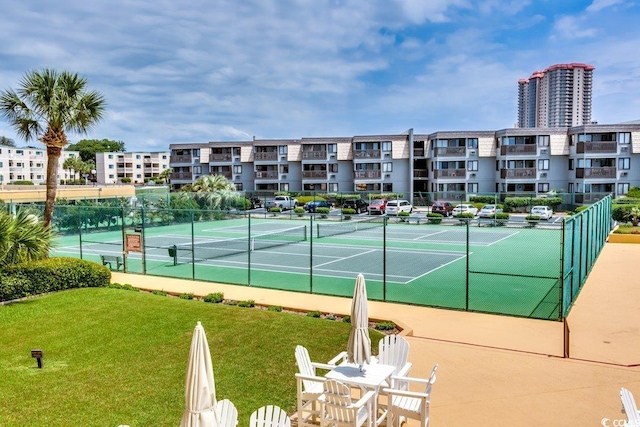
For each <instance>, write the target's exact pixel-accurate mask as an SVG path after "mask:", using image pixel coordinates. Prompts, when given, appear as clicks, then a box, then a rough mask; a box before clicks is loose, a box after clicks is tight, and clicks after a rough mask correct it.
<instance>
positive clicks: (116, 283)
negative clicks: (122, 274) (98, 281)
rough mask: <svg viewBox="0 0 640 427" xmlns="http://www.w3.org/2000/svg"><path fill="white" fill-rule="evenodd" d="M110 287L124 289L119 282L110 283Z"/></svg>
mask: <svg viewBox="0 0 640 427" xmlns="http://www.w3.org/2000/svg"><path fill="white" fill-rule="evenodd" d="M108 287H109V288H112V289H122V285H121V284H120V283H118V282H113V283H109V286H108Z"/></svg>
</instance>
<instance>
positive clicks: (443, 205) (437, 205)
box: [431, 202, 453, 216]
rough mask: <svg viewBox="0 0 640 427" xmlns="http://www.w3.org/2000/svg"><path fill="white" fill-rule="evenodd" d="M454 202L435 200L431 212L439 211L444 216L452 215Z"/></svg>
mask: <svg viewBox="0 0 640 427" xmlns="http://www.w3.org/2000/svg"><path fill="white" fill-rule="evenodd" d="M452 210H453V203H449V202H433V204H432V205H431V213H437V214H440V215H442V216H451V211H452Z"/></svg>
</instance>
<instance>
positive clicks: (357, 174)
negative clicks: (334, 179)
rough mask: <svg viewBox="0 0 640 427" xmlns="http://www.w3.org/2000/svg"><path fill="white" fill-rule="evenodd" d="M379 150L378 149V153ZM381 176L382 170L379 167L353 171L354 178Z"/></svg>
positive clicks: (375, 177)
mask: <svg viewBox="0 0 640 427" xmlns="http://www.w3.org/2000/svg"><path fill="white" fill-rule="evenodd" d="M371 151H375V150H371ZM379 152H380V150H378V153H379ZM381 176H382V172H381V171H380V170H379V169H377V170H359V171H353V178H354V179H377V178H380V177H381Z"/></svg>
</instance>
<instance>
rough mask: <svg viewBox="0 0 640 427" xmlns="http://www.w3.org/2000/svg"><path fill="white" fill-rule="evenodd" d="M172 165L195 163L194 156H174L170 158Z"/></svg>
mask: <svg viewBox="0 0 640 427" xmlns="http://www.w3.org/2000/svg"><path fill="white" fill-rule="evenodd" d="M169 161H170V162H171V163H191V162H192V161H193V156H192V155H190V154H183V155H172V156H171V157H170V158H169Z"/></svg>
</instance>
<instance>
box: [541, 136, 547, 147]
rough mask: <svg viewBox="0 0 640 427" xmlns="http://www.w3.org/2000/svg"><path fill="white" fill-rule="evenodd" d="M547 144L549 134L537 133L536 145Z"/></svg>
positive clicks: (543, 145)
mask: <svg viewBox="0 0 640 427" xmlns="http://www.w3.org/2000/svg"><path fill="white" fill-rule="evenodd" d="M548 146H549V135H539V136H538V147H548Z"/></svg>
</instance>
